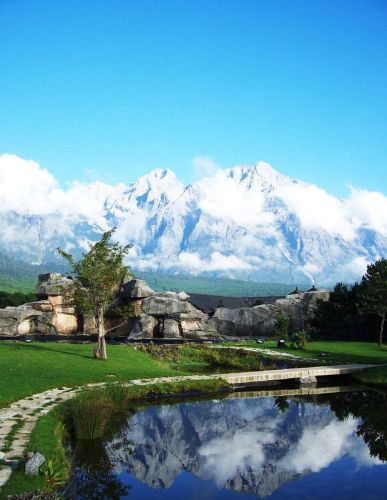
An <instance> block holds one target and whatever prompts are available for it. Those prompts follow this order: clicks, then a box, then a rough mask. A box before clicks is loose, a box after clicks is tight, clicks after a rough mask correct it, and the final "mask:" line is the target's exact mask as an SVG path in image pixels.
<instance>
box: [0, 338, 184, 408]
mask: <svg viewBox="0 0 387 500" xmlns="http://www.w3.org/2000/svg"><path fill="white" fill-rule="evenodd" d="M92 349H93V345H91V344H63V343H44V342H32V343H21V342H15V343H13V342H12V343H11V342H10V343H8V342H7V343H6V342H1V343H0V407H2V406H7V405H8V404H10V403H11V402H13V401H16V400H18V399H21V398H23V397H27V396H30V395H32V394H34V393H37V392H42V391H45V390H47V389H51V388H54V387H61V386H78V385H83V384H86V383H89V382H113V381H119V380H131V379H135V378H151V377H159V376H170V375H179V374H181V373H178V372H176V371H174V370H172V369H171V368H168V367H166V366H163V365H162V364H161V363H159V362H158V361H157V360H154V359H151V358H149V357H148V356H146V355H145V354H144V353H142V352H139V351H136V350H134V349H133V348H132V347H128V346H125V345H112V346H108V356H109V359H108V360H107V361H98V360H95V359H94V358H93V356H92Z"/></svg>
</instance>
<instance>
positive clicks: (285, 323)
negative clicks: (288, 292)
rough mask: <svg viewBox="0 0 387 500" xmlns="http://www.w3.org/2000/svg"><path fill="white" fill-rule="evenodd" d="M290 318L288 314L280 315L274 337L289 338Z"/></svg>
mask: <svg viewBox="0 0 387 500" xmlns="http://www.w3.org/2000/svg"><path fill="white" fill-rule="evenodd" d="M288 330H289V318H288V317H287V316H286V314H282V313H280V314H278V316H277V318H276V320H275V324H274V335H275V336H276V337H278V338H280V339H284V340H286V339H287V338H288Z"/></svg>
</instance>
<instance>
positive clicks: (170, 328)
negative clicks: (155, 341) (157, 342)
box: [163, 318, 181, 339]
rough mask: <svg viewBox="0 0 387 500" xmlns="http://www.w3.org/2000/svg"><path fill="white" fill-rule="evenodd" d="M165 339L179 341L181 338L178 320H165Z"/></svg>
mask: <svg viewBox="0 0 387 500" xmlns="http://www.w3.org/2000/svg"><path fill="white" fill-rule="evenodd" d="M163 337H164V338H165V339H171V338H173V339H178V338H180V337H181V335H180V330H179V323H178V322H177V321H176V320H174V319H172V318H167V319H165V320H164V328H163Z"/></svg>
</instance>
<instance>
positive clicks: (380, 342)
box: [378, 313, 386, 345]
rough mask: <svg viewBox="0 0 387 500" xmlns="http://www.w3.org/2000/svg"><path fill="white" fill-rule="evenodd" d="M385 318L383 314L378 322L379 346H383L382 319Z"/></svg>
mask: <svg viewBox="0 0 387 500" xmlns="http://www.w3.org/2000/svg"><path fill="white" fill-rule="evenodd" d="M385 317H386V313H383V316H382V317H381V322H380V330H379V342H378V344H379V345H383V331H384V319H385Z"/></svg>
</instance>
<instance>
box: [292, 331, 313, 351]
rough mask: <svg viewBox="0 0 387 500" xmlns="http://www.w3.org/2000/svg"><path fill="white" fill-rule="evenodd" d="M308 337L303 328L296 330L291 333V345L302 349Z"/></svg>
mask: <svg viewBox="0 0 387 500" xmlns="http://www.w3.org/2000/svg"><path fill="white" fill-rule="evenodd" d="M309 340H310V337H309V335H308V333H307V332H306V331H305V330H299V331H298V332H295V333H293V335H292V337H291V341H292V347H294V348H296V349H303V348H304V347H305V345H306V344H307V342H309Z"/></svg>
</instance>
